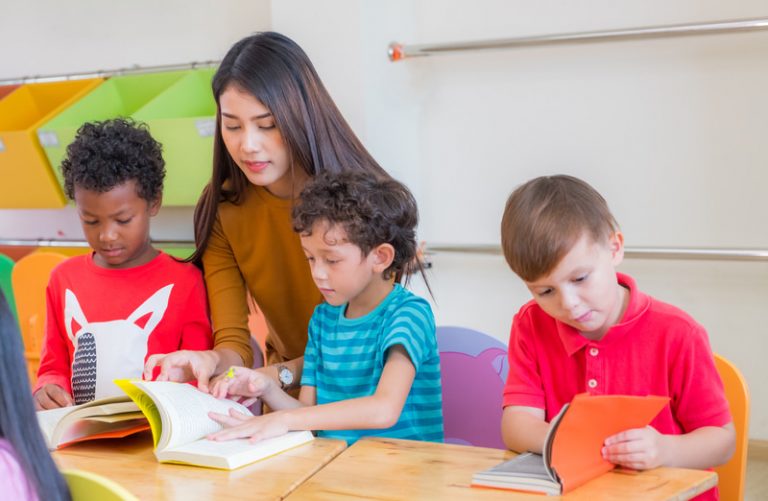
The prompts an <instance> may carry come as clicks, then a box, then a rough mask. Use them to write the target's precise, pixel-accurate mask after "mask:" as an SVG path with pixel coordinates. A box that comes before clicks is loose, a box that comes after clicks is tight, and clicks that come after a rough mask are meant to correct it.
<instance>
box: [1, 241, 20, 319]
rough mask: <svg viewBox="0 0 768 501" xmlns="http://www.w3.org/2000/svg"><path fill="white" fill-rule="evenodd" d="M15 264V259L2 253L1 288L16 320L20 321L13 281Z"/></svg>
mask: <svg viewBox="0 0 768 501" xmlns="http://www.w3.org/2000/svg"><path fill="white" fill-rule="evenodd" d="M13 265H14V262H13V259H11V258H9V257H8V256H6V255H5V254H0V290H2V291H3V295H4V296H5V299H6V301H8V306H9V307H10V308H11V312H12V313H13V316H14V318H16V321H18V320H19V315H18V313H16V301H14V299H13V284H12V283H11V272H12V271H13Z"/></svg>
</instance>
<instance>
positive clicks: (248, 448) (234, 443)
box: [159, 431, 314, 468]
mask: <svg viewBox="0 0 768 501" xmlns="http://www.w3.org/2000/svg"><path fill="white" fill-rule="evenodd" d="M312 439H314V436H313V435H312V432H309V431H292V432H288V433H286V434H285V435H281V436H279V437H274V438H268V439H266V440H261V441H259V442H256V443H253V444H252V443H250V442H249V441H248V440H247V439H236V440H227V441H224V442H219V441H213V440H208V439H205V438H203V439H200V440H197V441H195V442H192V443H188V444H184V445H181V446H179V447H175V448H174V449H166V451H165V452H166V453H168V454H173V457H174V458H179V459H181V458H185V457H186V458H187V459H186V460H187V461H189V462H190V463H195V462H196V460H198V461H199V462H200V463H201V464H206V461H205V460H204V459H202V460H201V459H200V458H221V459H224V460H227V461H228V462H229V463H230V464H231V467H232V468H237V467H239V466H242V465H244V464H248V463H252V462H254V461H258V460H259V459H263V458H266V457H269V456H273V455H275V454H277V453H280V452H282V451H284V450H286V449H290V448H292V447H296V446H298V445H301V444H303V443H306V442H309V441H310V440H312ZM159 459H163V457H162V454H161V455H160V457H159Z"/></svg>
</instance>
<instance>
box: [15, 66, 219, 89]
mask: <svg viewBox="0 0 768 501" xmlns="http://www.w3.org/2000/svg"><path fill="white" fill-rule="evenodd" d="M220 62H221V61H200V62H196V61H193V62H191V63H181V64H164V65H159V66H138V65H136V66H132V67H130V68H118V69H113V70H95V71H87V72H80V73H59V74H56V75H33V76H25V77H16V78H5V79H0V85H21V84H28V83H45V82H60V81H63V80H81V79H84V78H108V77H117V76H123V75H140V74H144V73H159V72H162V71H183V70H194V69H197V68H208V67H211V66H218V65H219V63H220Z"/></svg>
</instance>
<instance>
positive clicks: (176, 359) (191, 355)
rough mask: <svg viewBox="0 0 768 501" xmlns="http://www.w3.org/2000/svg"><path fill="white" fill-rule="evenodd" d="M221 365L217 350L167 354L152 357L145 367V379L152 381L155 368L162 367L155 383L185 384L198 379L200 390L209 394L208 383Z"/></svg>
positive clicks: (184, 351) (182, 351) (183, 351)
mask: <svg viewBox="0 0 768 501" xmlns="http://www.w3.org/2000/svg"><path fill="white" fill-rule="evenodd" d="M218 364H219V354H218V353H216V351H215V350H207V351H190V350H180V351H175V352H173V353H167V354H156V355H150V357H149V358H148V359H147V363H146V364H145V365H144V379H146V380H148V381H151V380H152V374H153V372H154V370H155V367H158V366H159V367H160V374H158V376H157V378H156V379H155V381H176V382H179V383H184V382H186V381H191V380H193V379H197V387H198V389H200V390H202V391H205V392H207V391H208V382H209V380H210V379H211V376H213V374H214V372H215V371H216V367H217V366H218Z"/></svg>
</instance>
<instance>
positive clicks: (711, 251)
mask: <svg viewBox="0 0 768 501" xmlns="http://www.w3.org/2000/svg"><path fill="white" fill-rule="evenodd" d="M427 252H437V253H439V252H455V253H461V254H492V255H497V254H501V247H500V246H498V245H493V244H488V245H453V244H433V245H427ZM624 256H625V257H627V258H632V259H681V260H692V261H695V260H698V261H768V250H766V249H723V248H720V249H718V248H700V247H688V248H683V247H625V248H624Z"/></svg>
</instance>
